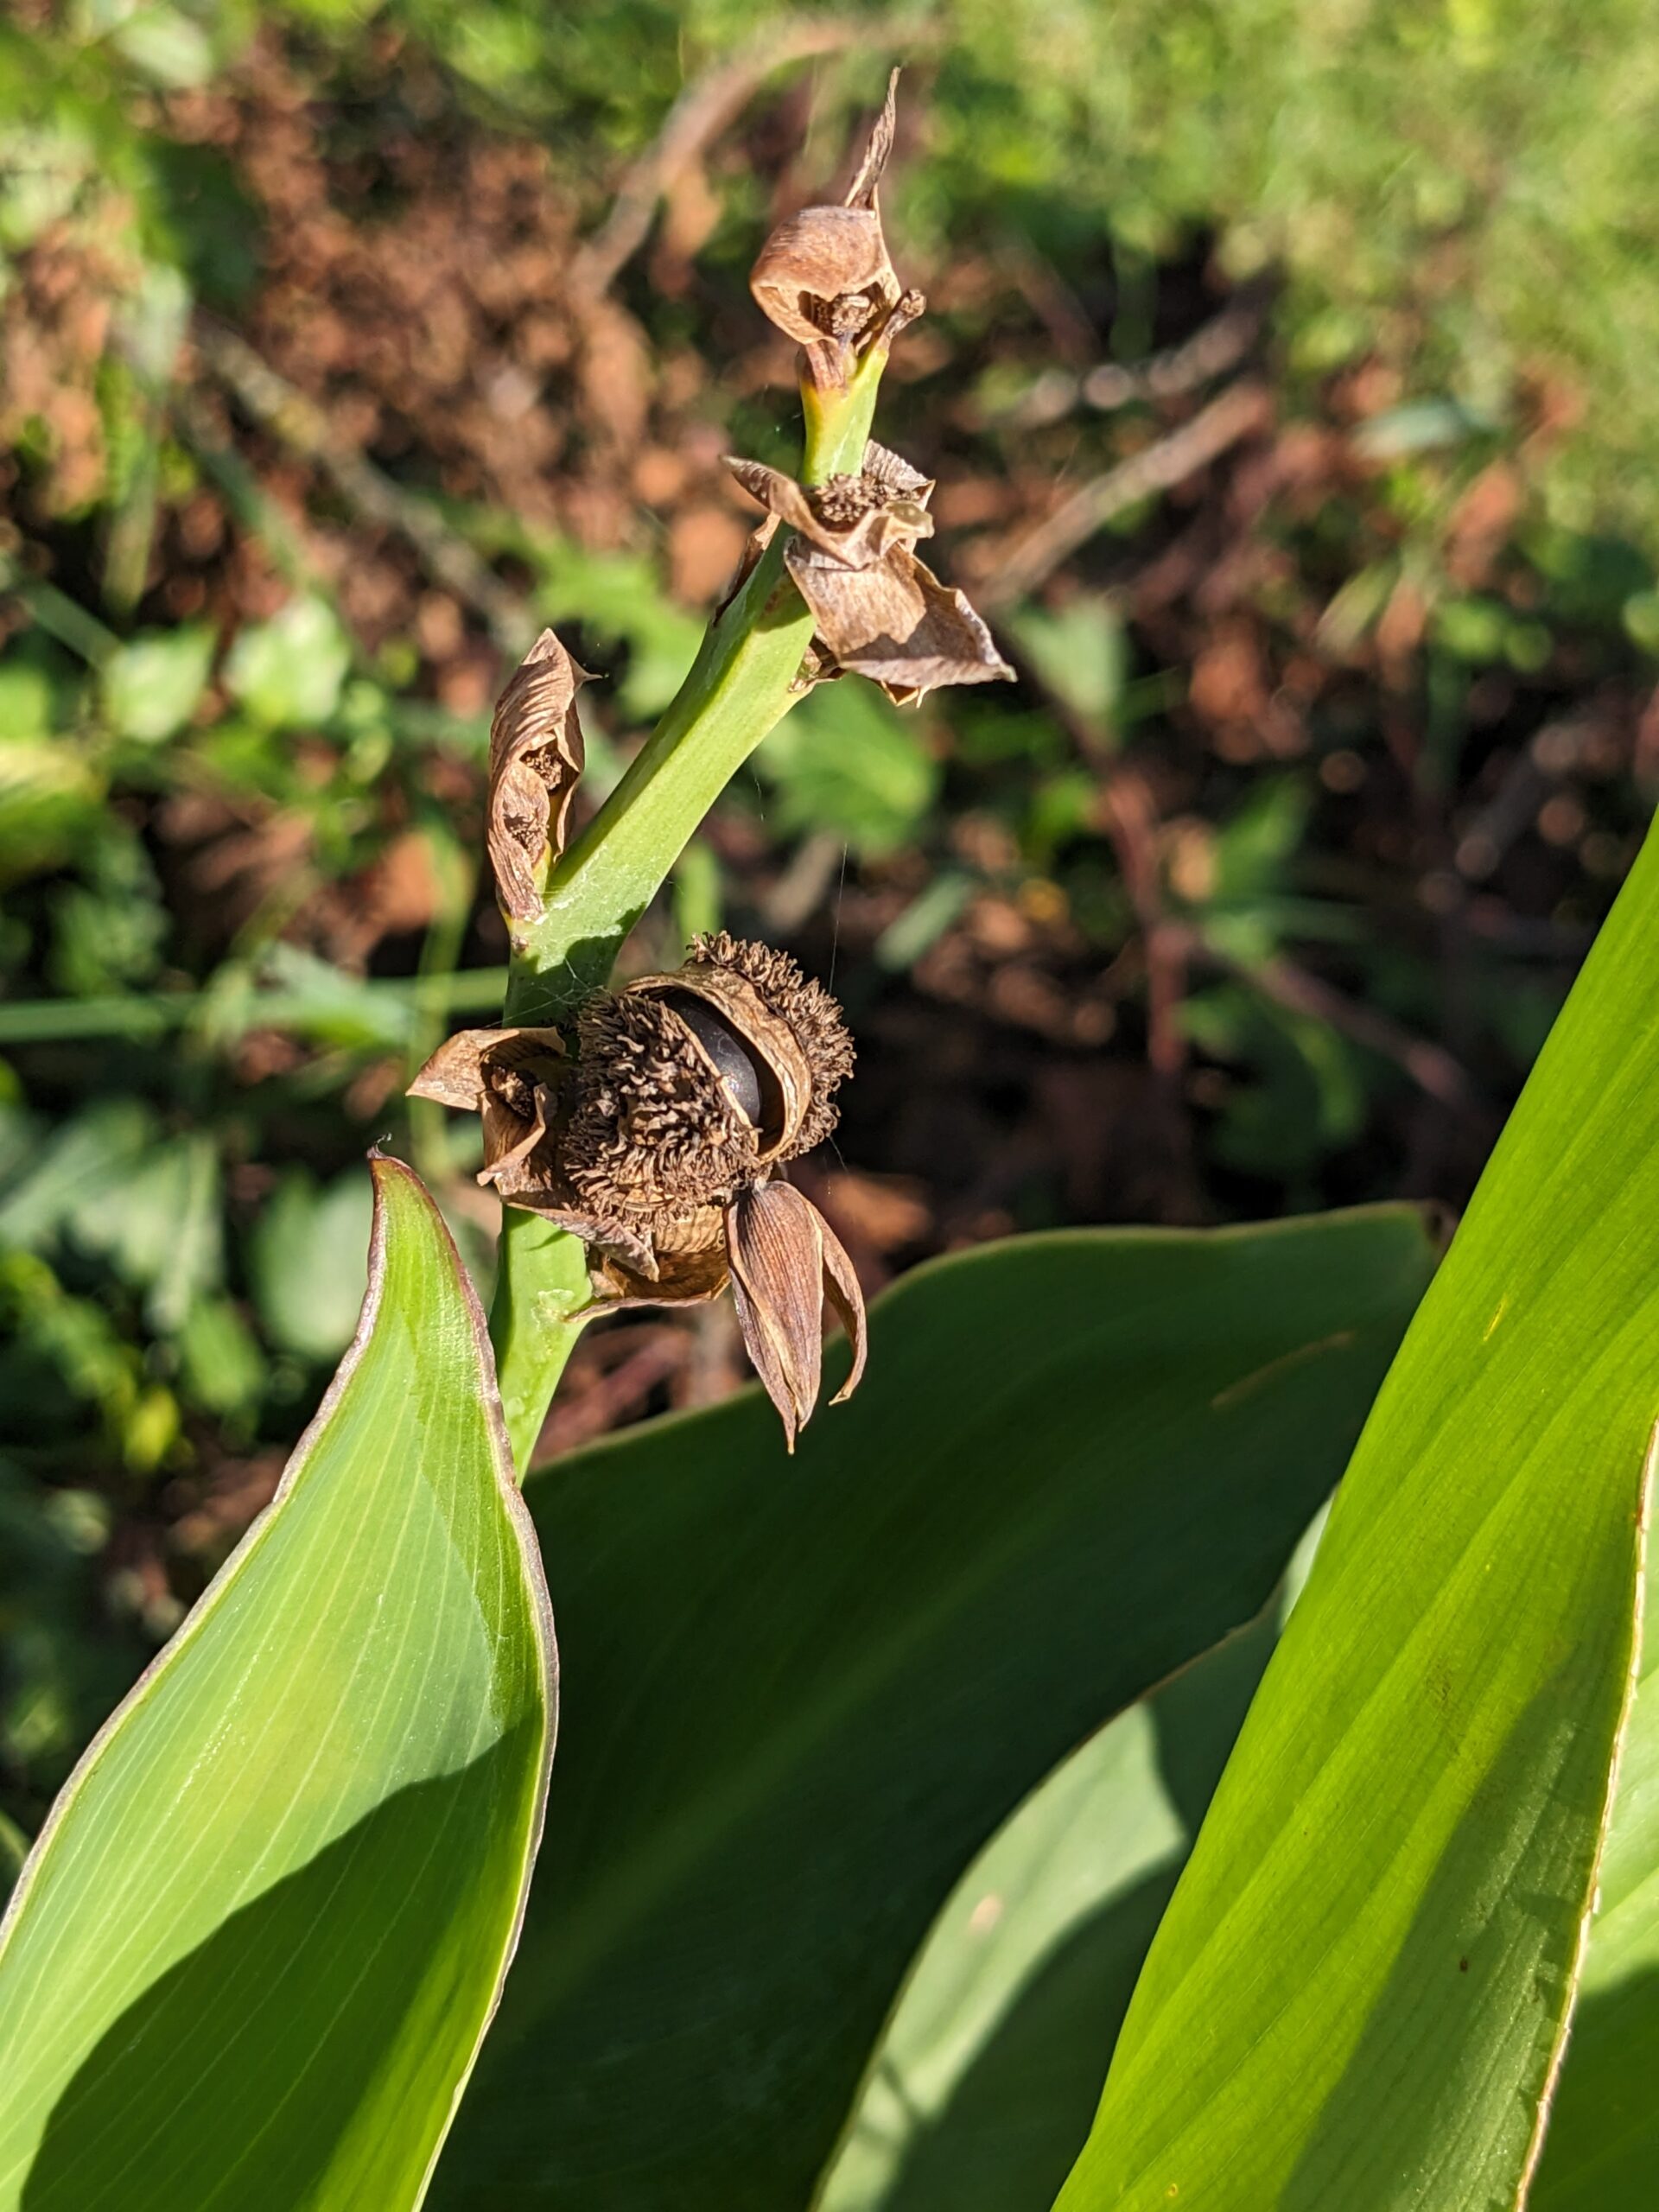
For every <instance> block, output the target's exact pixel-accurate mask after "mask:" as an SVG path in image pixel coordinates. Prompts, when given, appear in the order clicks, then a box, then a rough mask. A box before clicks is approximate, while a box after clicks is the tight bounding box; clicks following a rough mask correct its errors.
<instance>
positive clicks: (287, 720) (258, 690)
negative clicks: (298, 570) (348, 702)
mask: <svg viewBox="0 0 1659 2212" xmlns="http://www.w3.org/2000/svg"><path fill="white" fill-rule="evenodd" d="M351 664H352V648H351V641H350V639H348V638H347V637H346V632H344V630H342V629H341V627H340V620H339V617H338V616H337V615H336V614H335V613H334V609H333V607H330V606H329V605H328V604H327V601H325V600H321V599H314V598H305V597H302V598H298V599H290V600H289V602H288V604H287V606H286V607H283V609H282V610H281V612H280V613H277V614H273V615H272V616H271V618H270V621H269V622H256V623H253V624H251V626H249V627H248V628H247V629H245V630H244V631H243V632H241V634H240V636H239V637H238V639H237V640H236V643H235V644H234V645H232V647H231V650H230V652H229V654H228V655H227V656H226V662H225V681H226V685H227V686H228V688H229V690H230V691H231V693H232V696H234V697H236V698H238V699H239V700H240V701H241V702H242V704H243V705H244V706H245V708H246V709H247V710H248V712H249V714H250V715H252V717H253V719H254V720H255V721H258V722H264V724H265V725H266V726H267V727H268V728H272V729H292V728H297V727H299V726H301V725H302V724H305V723H308V722H321V721H327V719H328V717H329V715H331V714H333V712H334V708H335V706H336V705H337V704H338V703H339V700H340V686H341V685H342V684H343V683H345V681H346V673H347V671H349V669H350V668H351Z"/></svg>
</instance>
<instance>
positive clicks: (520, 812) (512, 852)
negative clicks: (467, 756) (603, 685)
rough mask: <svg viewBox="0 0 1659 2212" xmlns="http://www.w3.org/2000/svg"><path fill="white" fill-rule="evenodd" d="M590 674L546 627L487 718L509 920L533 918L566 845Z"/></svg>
mask: <svg viewBox="0 0 1659 2212" xmlns="http://www.w3.org/2000/svg"><path fill="white" fill-rule="evenodd" d="M587 681H588V671H586V669H583V668H579V667H578V666H577V665H576V664H575V661H574V660H572V659H571V658H570V656H569V653H568V652H566V651H565V649H564V647H563V645H561V644H560V643H559V641H558V639H557V638H556V636H555V635H554V633H553V632H552V631H551V630H543V632H542V634H541V636H540V637H539V638H537V640H536V642H535V644H534V645H532V646H531V649H530V651H529V652H527V653H526V654H525V655H524V659H523V660H522V661H521V662H520V663H519V664H518V668H517V669H515V670H514V671H513V674H512V678H511V680H510V681H509V683H508V684H507V687H506V689H505V690H504V691H503V692H502V694H501V696H500V698H499V700H498V701H497V702H496V709H495V718H494V720H493V721H492V722H491V724H490V815H489V851H490V866H491V868H493V871H494V874H495V891H496V897H497V898H498V899H499V900H500V903H501V909H502V912H504V913H505V915H506V917H507V918H508V920H509V921H513V922H535V921H539V920H540V918H541V914H542V880H543V876H544V874H545V873H546V871H547V868H548V867H549V866H550V864H551V862H553V861H556V860H557V859H558V857H559V855H560V854H561V853H562V852H563V850H564V825H565V822H566V819H567V817H569V811H570V801H571V799H572V798H574V796H575V788H576V783H577V779H579V778H580V776H581V774H582V763H583V760H584V757H585V753H584V748H583V745H582V724H581V723H580V721H578V720H577V719H576V692H577V690H578V688H579V687H580V686H581V685H582V684H583V683H586V682H587Z"/></svg>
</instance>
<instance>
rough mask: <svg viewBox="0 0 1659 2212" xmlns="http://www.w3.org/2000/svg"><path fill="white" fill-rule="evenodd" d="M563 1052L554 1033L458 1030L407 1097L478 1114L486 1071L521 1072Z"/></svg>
mask: <svg viewBox="0 0 1659 2212" xmlns="http://www.w3.org/2000/svg"><path fill="white" fill-rule="evenodd" d="M563 1052H564V1039H563V1037H562V1036H561V1035H560V1034H559V1033H558V1031H557V1030H556V1029H458V1030H457V1031H456V1032H455V1033H454V1036H453V1037H446V1038H445V1039H444V1040H443V1042H442V1045H440V1046H439V1047H438V1049H437V1051H436V1052H434V1053H433V1055H432V1057H431V1058H430V1059H429V1060H428V1062H427V1063H426V1065H425V1066H424V1067H423V1069H422V1070H421V1071H420V1073H419V1074H418V1075H417V1076H416V1078H415V1080H414V1082H413V1083H411V1084H410V1086H409V1096H410V1097H411V1098H435V1099H436V1100H437V1102H438V1103H439V1105H441V1106H457V1107H461V1108H462V1109H469V1110H471V1111H473V1112H474V1113H475V1112H476V1111H477V1110H478V1107H479V1104H480V1101H481V1099H482V1097H483V1096H484V1087H485V1077H486V1071H488V1070H490V1069H495V1070H497V1071H500V1072H502V1073H507V1072H510V1071H519V1070H523V1069H525V1068H529V1067H531V1066H534V1065H537V1063H539V1062H543V1061H548V1060H556V1059H558V1058H560V1057H561V1056H562V1055H563ZM526 1096H528V1094H526Z"/></svg>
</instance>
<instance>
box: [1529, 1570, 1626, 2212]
mask: <svg viewBox="0 0 1659 2212" xmlns="http://www.w3.org/2000/svg"><path fill="white" fill-rule="evenodd" d="M1656 1567H1659V1559H1656V1556H1655V1555H1654V1551H1653V1546H1652V1543H1651V1541H1649V1571H1648V1586H1647V1603H1646V1605H1645V1608H1644V1624H1645V1630H1646V1632H1645V1635H1644V1637H1643V1661H1642V1671H1641V1674H1640V1676H1639V1677H1638V1679H1637V1689H1636V1704H1635V1707H1634V1709H1633V1711H1632V1713H1631V1715H1630V1734H1629V1737H1628V1738H1627V1740H1626V1743H1625V1746H1624V1758H1622V1759H1621V1760H1620V1762H1619V1770H1618V1793H1617V1795H1616V1796H1615V1798H1614V1802H1613V1818H1612V1825H1611V1828H1610V1830H1609V1832H1608V1837H1607V1848H1606V1851H1605V1854H1604V1856H1603V1859H1602V1863H1601V1883H1600V1893H1599V1903H1598V1905H1597V1910H1596V1916H1595V1918H1594V1920H1593V1921H1592V1923H1591V1925H1590V1948H1589V1952H1588V1955H1587V1956H1586V1961H1585V1969H1584V1979H1583V1981H1582V1983H1581V1985H1580V1996H1579V2004H1578V2009H1577V2012H1575V2013H1574V2015H1573V2039H1572V2041H1571V2042H1570V2043H1569V2044H1568V2045H1567V2063H1566V2064H1565V2066H1564V2067H1563V2068H1562V2070H1561V2080H1560V2088H1558V2090H1557V2092H1556V2095H1555V2104H1554V2113H1553V2116H1552V2118H1551V2120H1550V2123H1549V2133H1548V2135H1547V2136H1546V2138H1545V2139H1544V2156H1543V2162H1542V2164H1541V2166H1540V2167H1539V2170H1538V2178H1537V2180H1536V2181H1535V2183H1533V2187H1532V2193H1531V2195H1530V2196H1529V2198H1528V2200H1527V2202H1528V2204H1529V2208H1530V2212H1606V2208H1607V2207H1609V2206H1613V2205H1620V2206H1624V2205H1628V2206H1630V2207H1632V2208H1637V2207H1640V2206H1643V2205H1645V2204H1647V2203H1649V2202H1651V2201H1653V2200H1654V2199H1655V2197H1656V2196H1659V2186H1656V2177H1659V1635H1656V1634H1655V1630H1654V1624H1655V1621H1656V1619H1659V1590H1656V1588H1655V1586H1654V1584H1655V1580H1656Z"/></svg>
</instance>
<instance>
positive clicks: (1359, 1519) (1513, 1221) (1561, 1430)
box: [1059, 840, 1659, 2212]
mask: <svg viewBox="0 0 1659 2212" xmlns="http://www.w3.org/2000/svg"><path fill="white" fill-rule="evenodd" d="M1656 951H1659V842H1656V841H1654V840H1649V844H1648V846H1647V848H1646V849H1645V850H1644V852H1643V855H1642V857H1641V859H1640V860H1639V861H1638V862H1637V868H1636V871H1635V874H1634V875H1633V876H1632V879H1631V880H1630V884H1629V885H1628V887H1626V889H1625V892H1624V896H1623V897H1622V898H1621V899H1620V900H1619V902H1618V906H1617V907H1616V908H1615V910H1614V912H1613V915H1612V918H1611V920H1610V921H1609V923H1608V924H1607V926H1606V928H1605V930H1604V931H1603V932H1602V936H1601V938H1600V941H1599V943H1598V944H1597V946H1596V948H1595V950H1594V952H1593V953H1592V957H1591V958H1590V961H1589V963H1587V965H1586V969H1585V971H1584V973H1583V975H1582V976H1580V980H1579V982H1578V984H1577V986H1576V988H1574V990H1573V995H1572V997H1571V999H1570V1000H1569V1001H1568V1004H1567V1009H1566V1011H1565V1012H1564V1013H1563V1014H1562V1016H1561V1019H1560V1021H1559V1022H1558V1024H1557V1026H1556V1028H1555V1031H1554V1034H1553V1035H1552V1037H1551V1039H1550V1040H1549V1043H1548V1046H1546V1048H1545V1051H1544V1053H1543V1055H1542V1058H1541V1060H1540V1062H1539V1064H1538V1066H1537V1069H1536V1071H1535V1073H1534V1075H1533V1077H1532V1079H1531V1081H1530V1083H1529V1084H1528V1086H1527V1090H1526V1092H1525V1095H1524V1096H1523V1097H1522V1102H1521V1104H1520V1105H1519V1107H1518V1108H1517V1109H1516V1113H1515V1116H1514V1117H1513V1119H1512V1120H1511V1122H1510V1127H1509V1128H1508V1129H1507V1130H1506V1132H1505V1134H1504V1135H1503V1141H1502V1142H1501V1143H1500V1144H1499V1146H1498V1148H1497V1152H1496V1154H1494V1156H1493V1159H1492V1161H1491V1165H1490V1166H1489V1167H1488V1169H1487V1171H1486V1173H1485V1175H1484V1177H1483V1179H1482V1181H1481V1185H1480V1188H1479V1190H1478V1192H1477V1194H1476V1197H1475V1199H1474V1202H1473V1204H1472V1205H1471V1209H1470V1212H1469V1216H1468V1218H1467V1220H1466V1221H1465V1224H1464V1226H1463V1228H1462V1229H1461V1230H1460V1231H1459V1235H1458V1237H1457V1239H1456V1241H1455V1243H1453V1245H1452V1251H1451V1254H1450V1256H1449V1257H1448V1258H1447V1260H1446V1263H1445V1265H1444V1266H1443V1268H1441V1270H1440V1275H1439V1277H1438V1278H1437V1280H1436V1281H1435V1283H1434V1286H1433V1289H1432V1290H1431V1292H1430V1294H1429V1295H1428V1297H1427V1300H1425V1302H1424V1305H1423V1307H1422V1310H1421V1313H1419V1315H1418V1317H1417V1319H1416V1321H1415V1322H1414V1325H1413V1327H1412V1331H1411V1333H1410V1336H1409V1337H1408V1339H1407V1342H1406V1345H1405V1347H1404V1349H1403V1351H1402V1353H1401V1356H1400V1357H1399V1359H1398V1360H1397V1361H1396V1362H1395V1366H1394V1368H1393V1370H1392V1371H1391V1372H1390V1374H1389V1381H1388V1383H1387V1385H1386V1386H1385V1388H1384V1389H1383V1394H1382V1396H1381V1397H1380V1399H1379V1400H1378V1402H1377V1407H1376V1412H1375V1414H1373V1416H1372V1418H1371V1421H1370V1423H1369V1425H1368V1427H1367V1428H1366V1432H1365V1436H1364V1439H1363V1442H1362V1444H1361V1446H1360V1448H1359V1450H1358V1452H1357V1454H1356V1455H1355V1459H1354V1462H1353V1465H1352V1466H1351V1469H1350V1470H1349V1472H1348V1475H1347V1478H1346V1479H1345V1480H1344V1484H1343V1486H1342V1490H1341V1491H1340V1493H1339V1494H1338V1500H1337V1504H1336V1508H1335V1510H1334V1511H1333V1513H1332V1518H1331V1524H1330V1528H1329V1530H1328V1533H1327V1535H1326V1537H1325V1543H1324V1545H1323V1547H1322V1548H1321V1550H1320V1554H1319V1560H1318V1561H1317V1563H1316V1565H1315V1567H1314V1570H1313V1576H1312V1579H1311V1580H1310V1582H1309V1584H1308V1587H1307V1591H1306V1595H1305V1596H1304V1598H1303V1599H1302V1602H1301V1604H1300V1605H1299V1607H1298V1608H1297V1611H1296V1615H1295V1618H1294V1619H1293V1621H1292V1622H1291V1624H1290V1626H1289V1629H1288V1630H1287V1634H1286V1637H1285V1640H1284V1642H1283V1643H1282V1644H1281V1647H1280V1649H1279V1651H1278V1653H1277V1655H1276V1656H1275V1657H1274V1662H1273V1664H1272V1666H1271V1667H1270V1668H1269V1669H1268V1675H1267V1678H1266V1681H1264V1683H1263V1685H1262V1693H1261V1695H1260V1696H1259V1697H1258V1698H1257V1700H1256V1701H1255V1705H1254V1707H1252V1709H1251V1713H1250V1716H1249V1720H1248V1722H1247V1723H1246V1725H1245V1729H1244V1732H1243V1736H1242V1737H1241V1738H1240V1741H1239V1745H1238V1748H1237V1751H1236V1753H1235V1755H1234V1758H1233V1759H1232V1761H1231V1763H1230V1765H1229V1767H1228V1770H1227V1773H1226V1775H1225V1777H1224V1779H1223V1782H1222V1784H1221V1788H1220V1789H1219V1790H1218V1792H1217V1796H1216V1800H1215V1803H1214V1806H1213V1808H1212V1809H1211V1815H1210V1817H1209V1819H1208V1821H1206V1822H1205V1828H1204V1832H1203V1834H1201V1836H1200V1837H1199V1840H1198V1847H1197V1849H1196V1850H1195V1852H1194V1853H1193V1855H1192V1860H1191V1862H1190V1864H1189V1866H1188V1867H1187V1870H1186V1872H1185V1876H1184V1878H1183V1879H1182V1883H1181V1886H1180V1889H1179V1892H1178V1894H1177V1896H1176V1898H1175V1901H1174V1904H1173V1906H1172V1907H1171V1909H1170V1911H1169V1914H1168V1916H1166V1920H1165V1922H1164V1923H1163V1926H1162V1927H1161V1929H1160V1931H1159V1935H1158V1939H1157V1941H1156V1942H1155V1943H1154V1946H1153V1948H1152V1951H1151V1954H1150V1955H1149V1956H1148V1959H1147V1966H1146V1970H1145V1973H1144V1974H1143V1975H1142V1977H1141V1983H1140V1986H1139V1987H1138V1989H1137V1991H1136V1993H1135V2002H1134V2005H1133V2006H1132V2007H1131V2010H1130V2012H1129V2016H1128V2021H1127V2022H1126V2024H1125V2026H1124V2030H1123V2033H1122V2038H1121V2039H1120V2042H1119V2044H1118V2048H1117V2052H1116V2056H1115V2058H1114V2060H1113V2062H1112V2067H1111V2071H1110V2074H1109V2077H1108V2080H1107V2083H1106V2089H1105V2094H1104V2096H1103V2101H1102V2103H1101V2107H1100V2112H1099V2115H1098V2117H1097V2120H1096V2126H1095V2129H1094V2133H1093V2134H1092V2136H1091V2137H1090V2143H1089V2145H1088V2148H1087V2150H1086V2151H1085V2152H1084V2156H1083V2158H1081V2159H1080V2161H1079V2162H1078V2164H1077V2168H1076V2170H1075V2171H1074V2172H1073V2174H1072V2177H1071V2181H1070V2183H1068V2185H1067V2187H1066V2189H1065V2191H1064V2193H1063V2194H1062V2196H1061V2197H1060V2199H1059V2202H1060V2205H1061V2206H1062V2207H1063V2208H1064V2212H1090V2208H1093V2207H1096V2206H1098V2207H1106V2206H1111V2207H1113V2208H1116V2209H1119V2212H1133V2208H1145V2212H1154V2208H1157V2212H1166V2207H1167V2206H1168V2205H1169V2204H1170V2203H1171V2202H1179V2203H1180V2204H1192V2205H1203V2206H1205V2208H1213V2212H1228V2208H1233V2207H1236V2208H1237V2212H1267V2208H1270V2207H1280V2208H1296V2212H1301V2209H1302V2208H1313V2207H1315V2206H1319V2207H1323V2206H1326V2205H1334V2204H1340V2205H1341V2206H1342V2207H1343V2208H1344V2212H1367V2209H1368V2208H1371V2207H1375V2208H1377V2212H1382V2208H1383V2207H1387V2208H1389V2212H1400V2209H1401V2208H1404V2207H1406V2206H1421V2207H1425V2208H1427V2207H1431V2206H1433V2207H1436V2208H1438V2207H1441V2206H1445V2205H1448V2204H1452V2203H1455V2204H1458V2205H1459V2206H1464V2205H1467V2206H1471V2207H1474V2206H1489V2205H1490V2206H1500V2205H1501V2206H1512V2205H1514V2204H1515V2203H1516V2202H1518V2201H1519V2200H1520V2198H1521V2196H1522V2193H1523V2191H1524V2188H1525V2183H1526V2177H1527V2176H1528V2174H1529V2171H1530V2166H1531V2162H1532V2160H1533V2158H1535V2155H1536V2148H1537V2140H1538V2136H1539V2133H1540V2131H1541V2126H1542V2118H1543V2113H1544V2112H1545V2110H1546V2108H1547V2101H1548V2090H1549V2085H1550V2082H1551V2079H1552V2076H1553V2074H1554V2069H1555V2068H1556V2066H1557V2064H1558V2063H1559V2060H1560V2049H1561V2042H1562V2038H1563V2036H1564V2034H1565V2031H1566V2026H1567V2015H1568V2012H1569V2010H1570V2006H1571V2003H1572V1997H1573V1986H1574V1982H1575V1979H1576V1974H1577V1970H1578V1966H1579V1963H1580V1948H1581V1929H1582V1927H1583V1923H1584V1919H1585V1916H1586V1913H1587V1911H1588V1909H1589V1904H1590V1899H1591V1896H1592V1890H1593V1885H1594V1881H1595V1874H1596V1864H1597V1859H1598V1855H1599V1851H1600V1847H1601V1840H1602V1836H1603V1832H1604V1827H1605V1819H1606V1813H1607V1805H1608V1796H1609V1789H1610V1768H1611V1762H1612V1760H1613V1757H1614V1753H1615V1750H1616V1746H1617V1744H1618V1738H1619V1732H1620V1729H1621V1726H1622V1723H1623V1719H1624V1713H1625V1709H1626V1705H1627V1698H1628V1692H1629V1688H1630V1673H1631V1666H1632V1661H1633V1656H1634V1649H1635V1644H1636V1641H1637V1607H1636V1599H1637V1585H1638V1575H1639V1572H1640V1551H1641V1537H1640V1516H1641V1511H1642V1505H1643V1489H1644V1479H1645V1478H1644V1459H1645V1455H1646V1452H1647V1450H1648V1446H1649V1436H1650V1433H1651V1432H1652V1429H1653V1425H1654V1420H1655V1415H1656V1413H1659V1355H1656V1351H1655V1349H1654V1347H1655V1340H1656V1328H1659V1277H1656V1274H1655V1271H1654V1267H1653V1256H1652V1243H1651V1236H1650V1233H1649V1232H1650V1225H1651V1224H1652V1223H1653V1222H1654V1220H1655V1219H1656V1218H1659V1140H1656V1136H1655V1134H1654V1125H1653V1117H1652V1113H1651V1102H1652V1099H1653V1096H1654V1094H1655V1090H1656V1088H1659V1022H1656V1020H1655V1019H1654V1014H1653V1004H1654V1000H1653V992H1654V984H1653V976H1654V969H1655V958H1656ZM1601 2201H1602V2202H1608V2201H1613V2200H1608V2199H1606V2198H1605V2197H1604V2198H1603V2199H1602V2200H1601Z"/></svg>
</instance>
